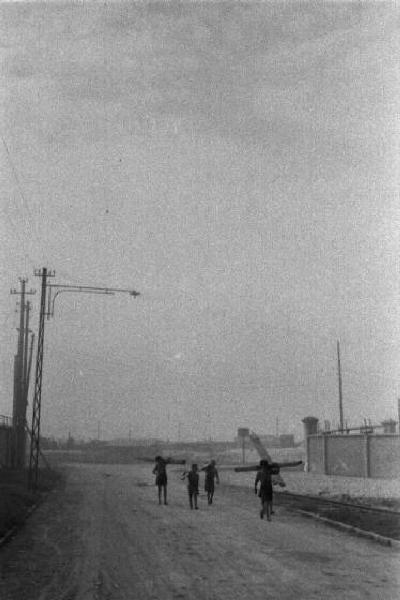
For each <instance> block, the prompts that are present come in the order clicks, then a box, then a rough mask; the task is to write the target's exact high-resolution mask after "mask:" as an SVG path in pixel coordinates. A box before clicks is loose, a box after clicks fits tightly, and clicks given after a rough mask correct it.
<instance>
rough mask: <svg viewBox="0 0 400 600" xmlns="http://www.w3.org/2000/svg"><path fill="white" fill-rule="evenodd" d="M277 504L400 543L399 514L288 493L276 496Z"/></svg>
mask: <svg viewBox="0 0 400 600" xmlns="http://www.w3.org/2000/svg"><path fill="white" fill-rule="evenodd" d="M274 504H275V506H277V507H279V506H283V507H286V508H289V509H294V510H303V511H306V512H308V513H312V514H315V515H318V516H319V517H323V518H326V519H330V520H332V521H336V522H338V523H344V524H345V525H351V526H352V527H357V528H358V529H361V530H363V531H368V532H372V533H375V534H378V535H381V536H384V537H387V538H390V539H393V540H400V512H399V511H395V510H390V509H386V508H380V507H374V506H370V505H364V504H352V503H350V502H342V501H340V500H332V499H327V498H320V497H319V496H306V495H303V494H295V493H292V492H287V491H283V492H277V493H275V494H274Z"/></svg>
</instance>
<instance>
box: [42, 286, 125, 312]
mask: <svg viewBox="0 0 400 600" xmlns="http://www.w3.org/2000/svg"><path fill="white" fill-rule="evenodd" d="M78 291H79V292H81V293H87V294H106V295H107V296H114V292H110V291H109V290H107V291H104V292H102V291H95V290H70V289H63V290H58V291H57V292H56V293H55V294H54V296H53V300H51V297H50V295H49V310H48V313H47V318H49V317H54V303H55V301H56V298H57V296H58V295H59V294H65V293H67V292H74V293H76V292H78ZM50 302H51V310H50Z"/></svg>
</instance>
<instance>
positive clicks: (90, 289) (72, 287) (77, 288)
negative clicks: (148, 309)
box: [47, 283, 140, 296]
mask: <svg viewBox="0 0 400 600" xmlns="http://www.w3.org/2000/svg"><path fill="white" fill-rule="evenodd" d="M47 287H50V288H66V289H69V290H71V291H75V292H81V291H82V292H83V291H88V292H103V293H108V292H117V293H118V292H120V293H125V294H130V295H131V296H140V292H136V291H135V290H126V289H122V288H110V287H97V286H94V285H68V284H63V283H49V284H47Z"/></svg>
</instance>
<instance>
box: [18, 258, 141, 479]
mask: <svg viewBox="0 0 400 600" xmlns="http://www.w3.org/2000/svg"><path fill="white" fill-rule="evenodd" d="M35 275H36V276H38V277H41V278H42V293H41V300H40V313H39V332H38V346H37V355H36V377H35V392H34V397H33V405H32V429H31V451H30V458H29V487H30V488H32V487H37V481H38V467H39V455H40V412H41V398H42V375H43V345H44V318H45V316H47V318H48V319H49V318H50V317H51V316H54V302H55V299H56V297H57V296H58V295H59V294H61V293H62V292H75V293H86V294H105V295H109V296H113V295H115V294H116V293H126V294H129V295H130V296H133V297H137V296H140V293H139V292H136V291H135V290H127V289H123V288H110V287H99V286H90V285H69V284H50V283H47V278H48V277H54V276H55V273H54V271H53V272H49V271H47V269H46V268H45V267H44V268H43V269H42V270H41V271H35ZM48 288H49V297H48V309H47V311H46V295H47V289H48ZM52 289H54V290H57V291H56V292H55V294H54V296H53V300H51V290H52Z"/></svg>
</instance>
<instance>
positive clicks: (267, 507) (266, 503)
mask: <svg viewBox="0 0 400 600" xmlns="http://www.w3.org/2000/svg"><path fill="white" fill-rule="evenodd" d="M260 467H261V468H260V470H259V471H258V472H257V475H256V480H255V482H254V492H255V493H256V494H257V485H258V482H260V491H259V492H258V495H259V497H260V498H261V510H260V518H261V519H263V518H264V514H265V513H266V514H267V520H268V521H270V520H271V514H272V496H273V490H272V469H271V466H270V465H269V463H268V461H267V460H261V461H260Z"/></svg>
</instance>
